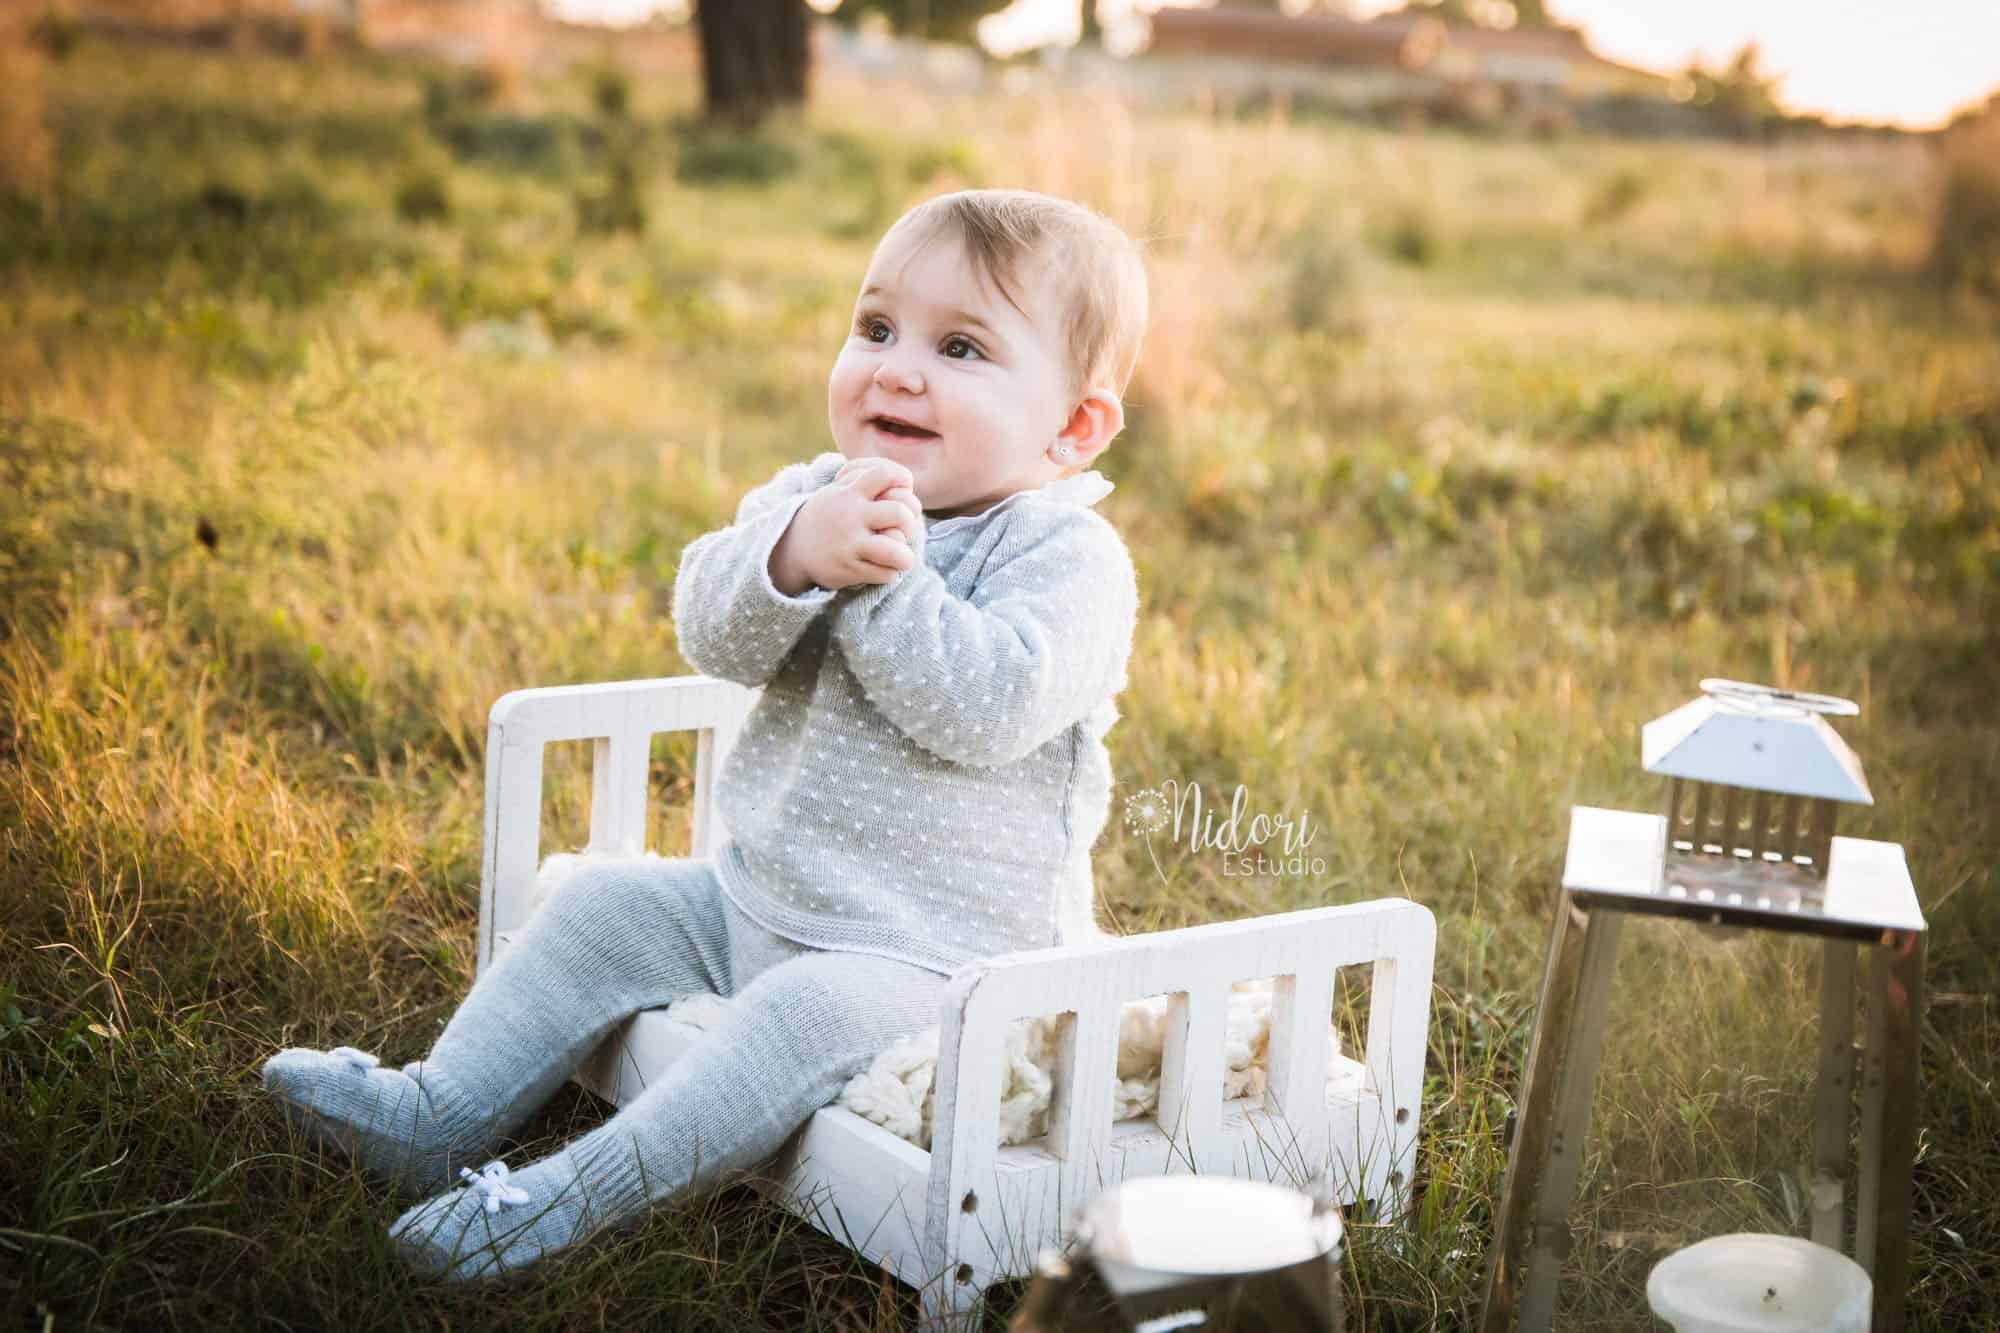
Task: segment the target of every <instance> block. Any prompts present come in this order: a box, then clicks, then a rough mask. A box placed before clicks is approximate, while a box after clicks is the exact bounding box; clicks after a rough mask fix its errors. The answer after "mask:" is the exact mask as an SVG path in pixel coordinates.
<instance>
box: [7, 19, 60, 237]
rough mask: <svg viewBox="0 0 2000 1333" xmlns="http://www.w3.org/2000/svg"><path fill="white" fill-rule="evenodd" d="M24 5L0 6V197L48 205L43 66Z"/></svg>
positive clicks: (40, 52)
mask: <svg viewBox="0 0 2000 1333" xmlns="http://www.w3.org/2000/svg"><path fill="white" fill-rule="evenodd" d="M34 17H35V15H34V14H33V13H32V12H30V10H29V7H28V6H26V5H21V6H19V7H18V8H15V7H11V6H0V197H5V196H7V195H14V196H17V197H19V198H22V199H27V200H30V201H32V202H34V203H37V204H39V205H40V206H41V207H42V209H43V211H44V213H46V212H47V210H48V208H49V205H50V203H51V202H52V198H51V194H50V186H51V183H52V182H51V175H52V163H51V160H50V156H51V155H50V151H49V129H48V117H47V106H48V99H47V94H46V92H45V91H44V83H43V77H44V72H45V70H46V68H47V65H48V60H47V57H46V56H45V55H44V53H43V51H42V48H41V46H40V44H39V43H37V42H36V41H35V39H34V33H33V30H32V28H33V25H32V20H33V19H34Z"/></svg>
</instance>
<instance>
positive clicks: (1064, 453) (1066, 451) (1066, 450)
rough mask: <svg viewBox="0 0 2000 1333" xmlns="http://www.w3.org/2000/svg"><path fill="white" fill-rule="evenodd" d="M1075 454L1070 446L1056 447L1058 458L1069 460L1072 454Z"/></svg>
mask: <svg viewBox="0 0 2000 1333" xmlns="http://www.w3.org/2000/svg"><path fill="white" fill-rule="evenodd" d="M1075 452H1076V450H1075V449H1073V448H1071V447H1070V446H1069V445H1068V444H1059V445H1057V446H1056V457H1057V458H1068V457H1069V456H1070V455H1071V454H1073V453H1075Z"/></svg>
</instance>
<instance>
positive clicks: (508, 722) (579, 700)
mask: <svg viewBox="0 0 2000 1333" xmlns="http://www.w3.org/2000/svg"><path fill="white" fill-rule="evenodd" d="M758 693H759V692H758V691H756V690H752V689H746V688H745V687H743V686H741V685H738V684H736V683H734V682H733V681H726V680H719V679H717V678H715V677H713V676H701V675H684V676H662V677H658V678H655V679H652V680H630V681H613V682H608V683H605V684H595V685H562V686H554V687H548V688H539V689H528V690H515V691H513V692H512V693H509V694H505V695H502V696H501V697H500V698H499V699H498V700H497V701H496V702H495V703H494V705H493V709H492V711H491V713H490V714H488V717H487V724H486V809H485V819H484V835H485V848H484V853H483V856H482V858H481V862H480V870H479V950H478V967H479V970H481V971H484V970H485V968H486V965H487V963H488V962H489V961H490V960H491V958H492V956H493V937H494V935H495V934H496V933H497V932H499V931H503V930H512V929H515V928H516V927H518V926H519V925H521V923H522V922H524V921H526V920H527V918H528V916H529V915H530V914H531V913H532V912H533V911H534V908H535V871H536V868H537V866H539V864H540V862H541V828H542V747H543V746H545V745H547V744H548V743H549V742H551V741H577V740H588V741H595V742H596V745H595V747H594V748H593V750H592V752H591V765H590V776H591V783H590V850H591V851H594V852H624V853H628V854H637V853H639V852H641V851H644V850H645V842H646V770H647V763H648V760H649V757H650V755H651V750H652V739H653V737H654V736H655V735H656V734H658V733H659V732H663V731H694V732H697V733H699V739H698V740H697V742H696V749H695V773H694V836H693V846H692V847H691V848H690V850H689V854H690V855H693V856H707V855H709V854H710V851H711V849H712V848H713V847H714V846H715V845H717V844H718V843H719V842H720V841H721V835H722V832H723V829H722V826H721V821H720V820H719V819H718V818H717V816H716V812H715V809H714V802H713V796H714V785H715V776H716V774H717V773H718V772H720V766H721V762H722V758H723V756H724V755H726V754H727V753H728V751H729V747H730V746H731V745H732V744H734V742H735V740H736V735H737V733H738V732H739V731H740V730H741V729H742V726H743V720H744V718H745V717H747V716H748V715H749V712H750V709H751V707H752V705H754V704H755V703H756V701H757V696H758Z"/></svg>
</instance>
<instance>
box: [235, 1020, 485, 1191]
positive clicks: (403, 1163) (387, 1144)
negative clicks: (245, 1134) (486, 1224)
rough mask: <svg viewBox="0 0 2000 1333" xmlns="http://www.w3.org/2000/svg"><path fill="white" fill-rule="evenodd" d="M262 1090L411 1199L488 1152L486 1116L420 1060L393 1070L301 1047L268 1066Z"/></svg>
mask: <svg viewBox="0 0 2000 1333" xmlns="http://www.w3.org/2000/svg"><path fill="white" fill-rule="evenodd" d="M264 1086H265V1087H267V1088H269V1089H270V1090H271V1091H272V1092H274V1093H276V1094H277V1096H278V1101H279V1104H280V1105H282V1106H283V1107H284V1108H285V1112H286V1115H287V1116H288V1117H289V1118H290V1119H291V1120H292V1122H293V1123H294V1124H296V1125H298V1126H299V1127H300V1128H302V1129H304V1130H306V1131H307V1132H308V1133H309V1134H311V1135H313V1136H314V1137H315V1138H318V1139H320V1140H322V1141H326V1142H331V1143H333V1144H335V1145H337V1146H339V1147H340V1148H342V1149H344V1150H345V1151H346V1152H347V1153H349V1154H350V1155H351V1156H352V1157H353V1158H354V1159H355V1160H356V1161H358V1162H360V1163H361V1165H362V1166H363V1167H365V1168H367V1169H368V1170H369V1171H371V1172H373V1173H374V1174H376V1175H378V1176H382V1177H384V1178H386V1179H388V1180H389V1181H390V1182H392V1183H394V1184H396V1185H398V1186H400V1187H401V1188H403V1189H404V1190H406V1191H407V1192H409V1193H411V1194H415V1195H425V1194H429V1193H431V1192H432V1191H434V1190H436V1189H438V1188H439V1187H440V1186H441V1185H443V1184H445V1183H447V1182H448V1181H450V1180H451V1178H452V1173H453V1172H454V1171H456V1170H457V1169H458V1168H459V1167H461V1166H464V1165H466V1164H468V1163H470V1162H472V1161H473V1160H474V1159H476V1158H477V1157H479V1156H480V1155H481V1154H482V1153H483V1151H484V1149H485V1134H484V1126H485V1124H486V1123H487V1118H486V1117H485V1116H484V1115H482V1114H481V1113H480V1110H479V1108H478V1107H476V1106H474V1105H473V1103H472V1099H471V1098H469V1097H467V1096H465V1095H464V1094H463V1093H461V1092H460V1091H459V1089H458V1087H457V1085H456V1084H454V1083H453V1082H451V1081H450V1080H449V1079H447V1078H445V1077H444V1076H443V1075H442V1074H440V1073H439V1071H438V1070H437V1069H436V1068H435V1067H434V1066H428V1065H425V1064H424V1063H423V1062H422V1061H418V1060H413V1061H411V1062H410V1063H409V1064H407V1065H404V1066H403V1067H402V1068H401V1069H389V1068H385V1067H384V1066H383V1065H382V1064H381V1062H380V1061H379V1060H377V1059H376V1058H375V1057H374V1056H372V1055H369V1054H368V1053H367V1052H365V1051H357V1050H355V1049H354V1048H353V1047H352V1046H341V1047H338V1048H336V1049H334V1050H332V1051H315V1050H310V1049H308V1048H306V1047H301V1046H295V1047H292V1048H290V1049H288V1050H283V1051H279V1052H278V1053H277V1054H276V1055H274V1056H272V1057H271V1058H270V1059H269V1060H267V1061H265V1062H264Z"/></svg>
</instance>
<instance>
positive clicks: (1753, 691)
mask: <svg viewBox="0 0 2000 1333" xmlns="http://www.w3.org/2000/svg"><path fill="white" fill-rule="evenodd" d="M1701 688H1702V692H1703V693H1704V694H1712V695H1715V696H1717V697H1718V698H1728V699H1737V700H1741V701H1743V702H1745V703H1749V704H1753V705H1755V706H1757V707H1759V708H1762V707H1765V706H1766V705H1769V704H1790V705H1792V706H1793V707H1795V708H1803V709H1806V710H1807V711H1808V712H1813V713H1828V714H1831V715H1833V716H1834V717H1853V716H1855V715H1857V714H1858V713H1860V712H1861V706H1860V705H1859V704H1857V703H1855V702H1854V700H1852V699H1842V698H1840V697H1838V696H1836V695H1831V694H1806V693H1804V692H1803V691H1799V690H1780V689H1776V688H1774V687H1772V686H1770V685H1753V684H1751V683H1750V682H1749V681H1742V680H1724V679H1722V678H1721V677H1719V676H1710V677H1708V678H1707V679H1706V680H1704V681H1702V683H1701Z"/></svg>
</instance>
